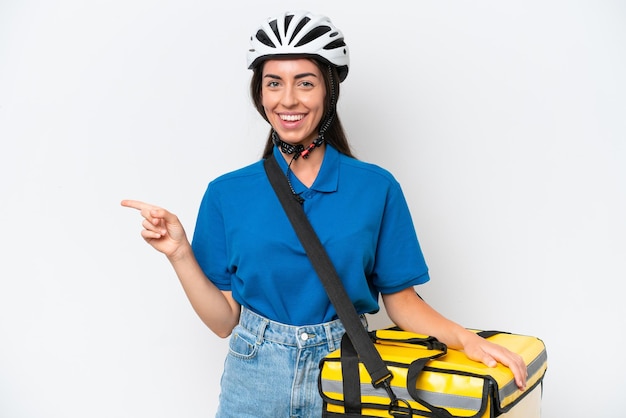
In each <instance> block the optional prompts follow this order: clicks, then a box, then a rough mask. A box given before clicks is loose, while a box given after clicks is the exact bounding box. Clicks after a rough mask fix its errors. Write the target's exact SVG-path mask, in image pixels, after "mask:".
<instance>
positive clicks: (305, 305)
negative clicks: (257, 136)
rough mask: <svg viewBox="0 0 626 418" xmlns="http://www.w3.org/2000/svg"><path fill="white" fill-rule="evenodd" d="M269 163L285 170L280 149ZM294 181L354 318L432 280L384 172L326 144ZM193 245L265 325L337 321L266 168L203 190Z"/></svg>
mask: <svg viewBox="0 0 626 418" xmlns="http://www.w3.org/2000/svg"><path fill="white" fill-rule="evenodd" d="M274 155H275V157H276V160H277V161H278V163H279V165H280V166H281V168H282V169H283V171H285V172H286V171H287V163H286V162H285V160H284V158H283V157H282V156H281V154H280V151H279V150H278V148H276V147H275V148H274ZM290 179H291V182H292V184H293V187H294V189H295V191H296V192H297V193H302V194H301V195H302V197H304V199H305V202H304V210H305V212H306V214H307V216H308V218H309V220H310V222H311V224H312V225H313V228H314V229H315V231H316V232H317V234H318V235H319V238H320V240H321V242H322V244H323V245H324V247H325V248H326V251H327V252H328V254H329V256H330V258H331V260H332V262H333V264H334V265H335V268H336V270H337V272H338V274H339V276H340V277H341V279H342V281H343V283H344V286H345V287H346V291H347V292H348V295H349V296H350V299H351V300H352V302H353V303H354V305H355V307H356V309H357V312H359V313H373V312H376V311H378V310H379V305H378V297H379V294H380V293H383V294H386V293H394V292H398V291H400V290H403V289H406V288H408V287H412V286H414V285H418V284H422V283H424V282H426V281H428V279H429V277H428V268H427V266H426V263H425V261H424V257H423V255H422V251H421V249H420V246H419V243H418V240H417V236H416V234H415V229H414V227H413V222H412V220H411V215H410V213H409V208H408V206H407V203H406V200H405V198H404V195H403V193H402V190H401V188H400V185H399V183H398V182H397V181H396V180H395V179H394V177H393V176H392V175H391V174H390V173H389V172H388V171H386V170H384V169H382V168H380V167H378V166H376V165H373V164H369V163H365V162H363V161H359V160H356V159H354V158H351V157H348V156H346V155H343V154H341V153H339V152H338V151H337V150H336V149H335V148H333V147H332V146H330V145H326V152H325V155H324V161H323V163H322V166H321V168H320V172H319V174H318V176H317V178H316V180H315V182H314V183H313V185H312V186H311V187H310V188H307V187H306V186H304V185H303V184H302V183H301V182H300V181H299V180H298V179H297V178H296V177H295V176H294V175H293V174H292V173H290ZM192 247H193V251H194V254H195V256H196V258H197V260H198V262H199V264H200V266H201V268H202V270H203V271H204V273H205V274H206V275H207V277H208V278H209V279H210V280H211V281H212V282H213V283H215V285H216V286H217V287H218V288H219V289H221V290H230V291H232V294H233V297H234V298H235V300H236V301H237V302H239V303H240V304H241V305H242V306H245V307H246V308H248V309H251V310H252V311H254V312H256V313H258V314H260V315H263V316H265V317H266V318H269V319H271V320H274V321H278V322H281V323H284V324H290V325H296V326H300V325H307V324H317V323H322V322H327V321H331V320H333V319H336V318H337V314H336V312H335V309H334V308H333V306H332V305H331V303H330V301H329V299H328V297H327V296H326V292H325V290H324V287H323V285H322V283H321V281H320V279H319V278H318V277H317V274H316V273H315V271H314V269H313V267H312V265H311V262H310V261H309V259H308V258H307V255H306V253H305V251H304V248H303V247H302V245H301V243H300V241H299V240H298V237H297V236H296V234H295V232H294V230H293V227H292V226H291V224H290V222H289V220H288V218H287V215H286V214H285V212H284V210H283V208H282V206H281V204H280V202H279V201H278V198H277V197H276V195H275V193H274V190H273V189H272V186H271V184H270V182H269V180H268V178H267V175H266V173H265V169H264V168H263V161H258V162H256V163H254V164H252V165H249V166H247V167H244V168H242V169H239V170H236V171H233V172H231V173H228V174H224V175H222V176H220V177H218V178H217V179H215V180H213V181H212V182H210V183H209V186H208V188H207V190H206V193H205V195H204V197H203V199H202V203H201V205H200V209H199V213H198V219H197V222H196V228H195V232H194V235H193V240H192Z"/></svg>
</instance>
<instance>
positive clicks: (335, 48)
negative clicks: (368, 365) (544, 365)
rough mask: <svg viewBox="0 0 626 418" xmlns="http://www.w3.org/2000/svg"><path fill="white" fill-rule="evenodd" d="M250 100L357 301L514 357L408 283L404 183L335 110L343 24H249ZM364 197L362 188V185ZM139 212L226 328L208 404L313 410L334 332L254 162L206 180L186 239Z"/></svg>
mask: <svg viewBox="0 0 626 418" xmlns="http://www.w3.org/2000/svg"><path fill="white" fill-rule="evenodd" d="M248 64H249V68H250V69H252V70H253V71H254V73H253V77H252V81H251V94H252V98H253V101H254V104H255V106H256V108H257V109H258V111H259V113H260V114H261V116H263V117H264V118H265V119H266V120H267V121H268V122H269V124H270V125H271V130H270V135H269V138H268V140H267V144H266V147H265V151H264V154H263V157H264V158H269V157H271V156H273V157H275V158H276V159H277V161H278V162H279V164H280V166H281V167H282V169H283V171H284V172H285V175H286V176H287V178H288V180H289V183H290V185H291V188H292V190H293V192H294V193H295V194H296V195H298V196H299V197H300V198H301V200H302V202H303V206H304V209H305V211H306V213H307V216H308V217H309V219H310V220H311V223H312V225H313V226H314V228H315V230H316V232H317V233H318V235H319V236H320V239H321V241H322V242H323V243H324V246H325V248H326V250H327V251H328V253H329V255H330V257H331V259H332V260H333V263H334V264H335V266H336V269H337V271H338V273H339V275H340V277H341V278H342V281H343V282H344V285H345V287H346V289H347V291H348V293H349V295H350V298H351V300H352V302H353V303H354V305H355V307H356V309H357V311H358V312H359V313H360V314H365V313H371V312H376V311H378V309H379V306H378V297H379V295H382V300H383V302H384V304H385V308H386V310H387V313H388V315H389V317H390V318H391V319H392V320H393V321H394V323H396V324H397V325H398V326H400V327H402V328H404V329H406V330H411V331H414V332H417V333H421V334H428V335H433V336H435V337H437V338H438V339H439V340H441V341H442V342H444V343H446V344H447V345H448V346H449V347H451V348H457V349H462V350H464V351H465V353H466V354H467V356H468V357H470V358H472V359H474V360H477V361H481V362H483V363H485V364H486V365H488V366H494V365H495V364H496V362H501V363H502V364H504V365H506V366H508V367H510V368H511V370H512V372H513V374H514V375H515V379H516V382H517V384H518V386H519V387H521V388H523V387H524V386H525V379H526V368H525V366H524V363H523V362H522V360H521V358H520V357H519V356H518V355H517V354H514V353H512V352H510V351H508V350H507V349H505V348H503V347H501V346H498V345H495V344H493V343H490V342H488V341H486V340H484V339H482V338H480V337H478V336H477V335H476V334H474V333H472V332H469V331H467V330H466V329H465V328H463V327H462V326H460V325H458V324H456V323H454V322H452V321H450V320H448V319H446V318H444V317H443V316H442V315H440V314H439V313H438V312H436V311H435V310H434V309H432V308H431V307H430V306H429V305H427V304H426V303H425V302H424V301H423V300H422V299H420V298H419V297H418V296H417V294H416V293H415V291H414V286H415V285H418V284H422V283H424V282H426V281H427V280H428V279H429V276H428V270H427V267H426V264H425V262H424V258H423V256H422V252H421V249H420V247H419V243H418V240H417V237H416V235H415V231H414V228H413V224H412V221H411V217H410V214H409V210H408V207H407V204H406V201H405V199H404V196H403V194H402V191H401V188H400V186H399V184H398V183H397V182H396V180H395V179H394V178H393V177H392V175H391V174H390V173H389V172H387V171H386V170H384V169H382V168H380V167H378V166H375V165H372V164H368V163H365V162H362V161H358V160H356V159H355V158H354V157H353V156H352V154H351V152H350V146H349V144H348V141H347V139H346V136H345V134H344V131H343V128H342V126H341V123H340V120H339V118H338V116H337V114H336V103H337V100H338V98H339V83H340V82H341V81H343V80H344V79H345V78H346V76H347V74H348V66H349V55H348V48H347V46H346V45H345V43H344V38H343V35H342V33H341V32H340V31H339V30H338V29H337V28H336V27H335V26H334V25H333V24H332V23H331V22H330V20H328V18H326V17H324V16H318V15H313V14H311V13H286V14H284V15H282V16H279V17H275V18H270V19H268V20H267V21H265V22H264V23H263V24H262V25H261V27H260V28H258V30H257V31H256V32H255V34H253V36H252V37H251V49H250V51H249V53H248ZM363 196H366V199H364V198H363ZM122 205H123V206H127V207H131V208H135V209H138V210H140V211H141V215H142V216H143V217H144V218H145V219H144V221H143V227H144V230H143V231H142V236H143V237H144V239H145V240H146V241H147V242H148V243H150V244H151V245H152V246H153V247H154V248H156V249H157V250H159V251H161V252H163V253H164V254H165V255H166V256H167V258H168V259H169V261H170V262H171V264H172V266H173V268H174V270H175V271H176V274H177V275H178V277H179V279H180V281H181V284H182V286H183V288H184V290H185V292H186V295H187V297H188V298H189V300H190V302H191V304H192V306H193V308H194V309H195V311H196V312H197V314H198V315H199V317H200V318H201V319H202V320H203V321H204V323H205V324H206V325H207V326H208V327H209V328H210V329H211V330H212V331H213V332H215V333H216V334H217V335H219V336H220V337H227V336H229V335H231V339H230V351H229V355H228V357H227V360H226V363H225V367H224V374H223V377H222V391H221V394H220V405H219V410H218V416H219V417H229V416H233V417H235V416H236V417H238V418H241V417H243V416H250V417H255V418H258V417H260V416H267V417H272V418H276V417H295V416H301V417H309V416H320V415H321V407H322V402H321V399H320V396H319V394H318V391H317V373H318V363H319V361H320V359H321V358H322V357H324V356H325V355H326V354H328V353H329V352H330V351H333V350H334V349H336V348H337V347H338V346H339V341H340V339H341V336H342V335H343V333H344V329H343V326H342V325H341V323H340V321H338V319H337V316H336V312H335V309H334V308H333V307H332V305H331V304H330V302H329V300H328V297H327V296H326V293H325V291H324V289H323V287H322V284H321V282H320V280H319V278H318V277H317V276H316V274H315V272H314V270H313V268H312V266H311V263H310V261H309V260H308V258H307V256H306V254H305V253H304V251H303V249H302V246H301V244H300V243H299V241H298V239H297V237H296V235H295V233H294V231H293V229H292V227H291V224H290V223H289V221H288V220H287V217H286V215H285V214H284V212H283V209H282V207H281V206H280V203H279V201H278V200H277V198H276V196H275V194H274V191H273V189H272V187H271V185H270V183H269V181H268V179H267V176H266V174H265V171H264V169H263V162H262V161H258V162H256V163H254V164H252V165H250V166H247V167H244V168H242V169H240V170H237V171H234V172H232V173H228V174H225V175H223V176H221V177H219V178H217V179H215V180H214V181H212V182H211V183H210V184H209V186H208V188H207V191H206V193H205V196H204V198H203V200H202V203H201V206H200V210H199V214H198V220H197V223H196V228H195V231H194V235H193V242H192V243H191V244H190V242H189V241H188V239H187V237H186V234H185V231H184V229H183V226H182V225H181V224H180V222H179V220H178V218H177V217H176V216H175V215H174V214H172V213H170V212H168V211H167V210H165V209H163V208H159V207H156V206H153V205H149V204H146V203H143V202H138V201H131V200H125V201H123V202H122Z"/></svg>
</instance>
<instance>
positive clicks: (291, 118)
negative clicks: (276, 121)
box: [280, 115, 304, 122]
mask: <svg viewBox="0 0 626 418" xmlns="http://www.w3.org/2000/svg"><path fill="white" fill-rule="evenodd" d="M303 117H304V116H302V115H280V118H281V119H282V120H286V121H288V122H295V121H297V120H302V118H303Z"/></svg>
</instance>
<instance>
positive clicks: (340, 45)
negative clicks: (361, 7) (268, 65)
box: [248, 12, 350, 82]
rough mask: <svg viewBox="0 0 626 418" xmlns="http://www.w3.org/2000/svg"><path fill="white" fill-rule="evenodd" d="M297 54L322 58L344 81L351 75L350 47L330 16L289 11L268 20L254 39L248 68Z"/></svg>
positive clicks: (252, 39)
mask: <svg viewBox="0 0 626 418" xmlns="http://www.w3.org/2000/svg"><path fill="white" fill-rule="evenodd" d="M293 55H295V56H299V57H311V58H318V59H320V60H321V61H323V62H325V63H328V64H330V65H333V66H334V67H336V68H337V72H338V74H339V81H340V82H341V81H343V80H345V79H346V77H347V75H348V65H349V62H350V56H349V53H348V47H347V45H346V44H345V42H344V39H343V34H342V33H341V31H340V30H339V29H337V28H336V27H335V25H333V24H332V22H331V21H330V19H329V18H328V17H326V16H322V15H316V14H313V13H309V12H286V13H284V14H282V15H280V16H277V17H270V18H268V19H267V20H266V21H265V22H263V23H262V24H261V26H260V27H259V28H258V29H257V31H256V33H255V34H254V35H252V36H251V37H250V49H249V50H248V68H249V69H253V68H255V67H256V66H258V65H259V64H260V63H261V62H263V61H264V60H266V59H269V58H273V57H286V56H293Z"/></svg>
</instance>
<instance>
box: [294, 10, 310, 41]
mask: <svg viewBox="0 0 626 418" xmlns="http://www.w3.org/2000/svg"><path fill="white" fill-rule="evenodd" d="M310 21H311V19H310V18H308V17H305V18H303V19H302V20H301V21H300V22H298V26H296V29H295V30H294V31H293V34H292V35H291V39H289V44H291V42H292V41H293V38H295V37H296V35H297V34H298V33H299V32H300V31H301V30H302V28H303V27H304V25H306V24H307V23H309V22H310ZM307 42H308V41H307ZM298 45H302V41H300V42H298ZM298 45H296V46H298Z"/></svg>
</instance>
